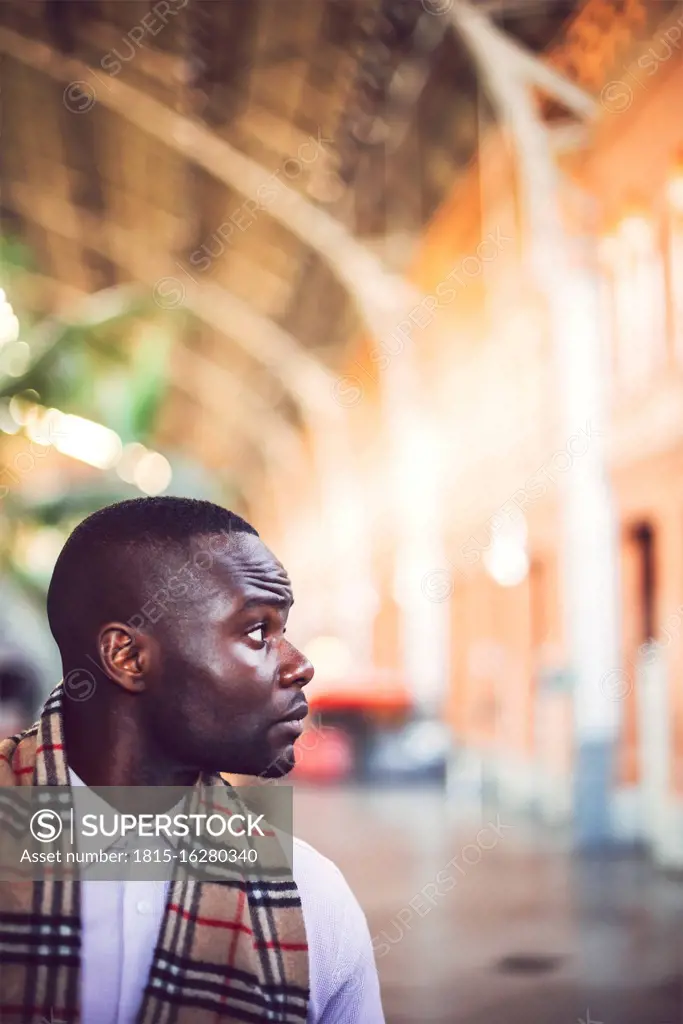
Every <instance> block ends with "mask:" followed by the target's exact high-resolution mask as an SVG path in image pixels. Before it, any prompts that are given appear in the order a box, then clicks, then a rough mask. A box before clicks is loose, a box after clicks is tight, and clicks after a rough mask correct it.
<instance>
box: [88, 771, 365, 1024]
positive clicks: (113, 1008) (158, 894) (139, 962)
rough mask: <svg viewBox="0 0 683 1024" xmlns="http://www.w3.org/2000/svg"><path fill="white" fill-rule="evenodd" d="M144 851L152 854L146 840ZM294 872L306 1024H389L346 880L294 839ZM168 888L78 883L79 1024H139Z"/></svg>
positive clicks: (362, 917)
mask: <svg viewBox="0 0 683 1024" xmlns="http://www.w3.org/2000/svg"><path fill="white" fill-rule="evenodd" d="M69 778H70V781H71V785H72V786H74V787H78V786H84V785H85V783H84V782H83V781H82V780H81V779H80V778H79V777H78V776H77V775H76V773H75V772H74V771H73V769H71V768H69ZM158 841H159V842H160V843H163V840H161V839H160V840H158ZM145 846H146V847H147V848H149V846H150V843H149V841H146V842H145ZM292 873H293V876H294V881H295V882H296V886H297V889H298V890H299V895H300V898H301V907H302V910H303V915H304V923H305V925H306V935H307V940H308V949H309V972H310V989H311V995H310V1003H309V1009H308V1024H384V1014H383V1012H382V1004H381V1000H380V992H379V982H378V979H377V970H376V967H375V961H374V954H373V951H372V942H371V939H370V933H369V931H368V926H367V922H366V920H365V915H364V914H363V911H362V910H361V908H360V906H359V904H358V901H357V900H356V898H355V896H354V895H353V893H352V892H351V889H350V888H349V886H348V884H347V882H346V880H345V879H344V876H343V875H342V873H341V872H340V871H339V869H338V868H337V866H336V865H335V864H333V863H332V861H331V860H328V858H327V857H323V855H322V854H321V853H318V851H317V850H314V849H313V847H312V846H309V845H308V843H304V842H303V841H302V840H301V839H297V838H296V837H295V838H294V861H293V866H292ZM168 885H169V883H168V882H148V881H144V882H142V881H103V880H101V879H88V878H85V879H84V880H83V881H82V882H81V923H82V943H83V945H82V956H81V1022H82V1024H134V1022H135V1018H136V1016H137V1013H138V1010H139V1007H140V1004H141V1002H142V993H143V991H144V988H145V985H146V983H147V977H148V974H149V970H150V967H151V966H152V959H153V956H154V947H155V945H156V939H157V934H158V932H159V928H160V927H161V921H162V917H163V913H164V908H165V906H166V894H167V891H168Z"/></svg>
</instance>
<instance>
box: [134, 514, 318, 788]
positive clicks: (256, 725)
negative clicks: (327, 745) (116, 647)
mask: <svg viewBox="0 0 683 1024" xmlns="http://www.w3.org/2000/svg"><path fill="white" fill-rule="evenodd" d="M214 541H215V543H214ZM193 550H194V551H199V550H203V551H204V552H211V555H210V557H209V556H208V555H207V556H206V558H205V560H204V562H203V563H202V564H206V563H209V564H208V567H207V568H205V569H195V570H194V575H193V579H192V582H190V583H188V585H187V593H186V594H184V596H182V597H180V598H179V599H178V600H177V601H175V602H173V604H172V605H171V606H170V607H169V611H168V613H167V614H166V615H164V616H163V618H162V619H161V621H160V622H159V623H158V625H157V626H156V627H155V634H156V636H157V638H158V647H159V657H158V659H155V660H156V661H157V662H158V663H157V664H155V666H154V668H153V671H152V672H151V673H150V677H149V679H148V680H146V682H147V686H146V692H145V695H144V700H145V713H146V715H147V716H148V726H149V729H150V731H151V733H152V734H153V735H154V736H155V739H156V742H157V744H159V746H160V747H161V749H164V750H168V752H169V755H170V756H172V757H173V758H174V759H178V760H179V761H180V762H181V763H184V764H187V765H188V766H191V767H197V768H199V769H202V770H204V771H211V772H215V771H221V772H230V773H233V774H240V775H264V776H268V777H276V776H280V775H284V774H286V773H287V772H288V771H290V770H291V768H292V767H293V766H294V749H293V748H294V742H295V741H296V739H297V737H298V735H299V734H300V732H301V727H302V720H303V717H304V716H305V714H306V712H307V704H306V700H305V697H304V695H303V693H302V692H301V690H302V687H304V686H305V685H306V683H308V682H310V680H311V678H312V676H313V667H312V665H311V664H310V662H309V661H308V660H307V659H306V658H305V657H304V656H303V655H302V654H301V653H300V651H298V650H297V649H296V648H295V647H293V646H292V644H290V643H289V641H288V640H287V639H286V638H285V636H284V633H285V627H286V623H287V616H288V614H289V610H290V607H291V605H292V600H293V598H292V588H291V584H290V582H289V578H288V577H287V574H286V572H285V570H284V569H283V567H282V566H281V565H280V563H279V562H278V561H277V559H276V558H275V557H274V556H273V555H272V553H271V552H270V551H269V550H268V548H267V547H266V546H265V545H264V544H263V543H262V541H261V540H259V538H258V537H255V536H253V535H252V534H247V533H233V534H230V535H229V536H228V537H227V538H225V537H215V538H204V539H203V540H202V539H199V538H198V539H196V540H195V541H194V542H193ZM197 561H198V562H199V560H197Z"/></svg>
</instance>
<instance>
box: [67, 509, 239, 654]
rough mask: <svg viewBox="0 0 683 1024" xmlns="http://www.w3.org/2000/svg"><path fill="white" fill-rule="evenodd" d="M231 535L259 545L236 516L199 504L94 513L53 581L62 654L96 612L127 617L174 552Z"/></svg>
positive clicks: (78, 529)
mask: <svg viewBox="0 0 683 1024" xmlns="http://www.w3.org/2000/svg"><path fill="white" fill-rule="evenodd" d="M226 533H228V534H231V533H250V534H253V535H254V536H256V537H258V533H257V531H256V530H255V529H254V527H253V526H251V525H250V524H249V523H248V522H247V521H246V520H245V519H242V517H241V516H238V515H237V514H236V513H235V512H230V511H229V510H228V509H226V508H222V507H221V506H220V505H215V504H214V503H213V502H211V501H201V500H198V499H196V498H176V497H171V496H168V495H163V496H160V497H156V498H133V499H131V500H129V501H120V502H117V503H116V504H114V505H107V506H106V507H105V508H101V509H99V510H98V511H97V512H93V514H92V515H90V516H88V517H87V518H86V519H84V520H83V521H82V522H81V523H79V525H78V526H77V527H76V528H75V529H74V531H73V532H72V533H71V535H70V536H69V538H68V539H67V541H66V544H65V545H64V547H63V548H62V550H61V552H60V554H59V557H58V558H57V561H56V563H55V567H54V571H53V573H52V579H51V580H50V586H49V589H48V593H47V616H48V621H49V624H50V630H51V631H52V635H53V636H54V638H55V640H56V642H57V646H58V647H59V648H60V650H61V651H62V653H64V651H65V650H67V649H68V648H69V647H70V646H73V641H74V640H82V633H83V626H84V625H87V624H88V623H89V622H91V621H92V618H93V615H96V613H97V612H98V611H99V612H100V613H101V614H103V615H107V616H109V615H111V616H112V617H115V618H121V617H127V615H128V614H129V613H130V610H131V601H132V602H133V604H135V602H136V601H137V602H139V601H140V596H141V595H140V592H139V590H140V587H141V584H140V580H141V579H144V576H145V574H149V573H150V572H153V571H154V567H155V566H158V565H159V564H160V563H161V561H162V557H163V555H164V554H166V553H167V552H168V551H169V550H171V549H176V550H178V549H186V548H187V547H188V546H189V543H190V541H191V540H192V538H194V537H199V536H209V535H213V534H226ZM136 610H137V608H132V611H133V612H134V611H136Z"/></svg>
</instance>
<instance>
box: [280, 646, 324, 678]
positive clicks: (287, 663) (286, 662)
mask: <svg viewBox="0 0 683 1024" xmlns="http://www.w3.org/2000/svg"><path fill="white" fill-rule="evenodd" d="M314 672H315V669H314V668H313V665H312V664H311V663H310V661H309V660H308V658H307V657H306V655H305V654H302V653H301V651H300V650H298V649H297V648H296V647H295V646H294V645H293V644H290V643H289V641H288V640H283V641H282V651H281V656H280V685H281V686H300V687H304V686H306V685H307V684H308V683H310V681H311V679H312V678H313V674H314Z"/></svg>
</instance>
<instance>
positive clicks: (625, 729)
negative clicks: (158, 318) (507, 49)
mask: <svg viewBox="0 0 683 1024" xmlns="http://www.w3.org/2000/svg"><path fill="white" fill-rule="evenodd" d="M657 6H658V5H646V4H638V3H633V4H626V5H617V4H612V3H589V4H586V5H585V6H584V8H583V9H582V11H581V12H580V13H579V14H578V15H577V16H576V18H575V20H574V21H573V22H572V23H571V25H570V26H569V28H568V30H567V31H566V33H565V34H564V36H563V38H562V39H561V40H560V41H559V42H558V45H557V46H556V48H555V50H554V51H552V52H551V53H550V54H549V63H550V64H551V66H555V67H558V68H560V69H562V70H564V71H567V70H568V69H571V72H572V76H573V78H574V80H575V81H578V82H579V83H580V84H581V85H583V86H584V87H585V88H586V89H587V90H589V91H590V93H591V94H592V95H593V96H595V97H596V99H597V101H598V104H599V110H598V117H597V118H596V119H595V120H594V122H593V123H592V124H591V125H590V127H587V126H580V127H578V128H577V126H576V125H573V124H570V123H569V122H568V119H567V118H565V117H564V116H563V114H562V112H561V111H559V112H556V117H555V119H554V121H553V126H554V130H553V140H554V144H555V146H556V153H555V158H556V159H557V161H558V164H559V166H560V168H561V169H562V172H563V173H562V182H563V187H562V193H561V205H562V216H563V221H564V225H565V228H566V231H567V236H568V240H569V247H568V253H569V264H570V267H571V268H572V269H573V270H574V271H575V272H576V273H577V274H579V273H584V274H585V273H586V270H588V272H589V282H590V284H591V285H592V286H593V288H594V290H595V295H596V298H597V309H598V311H599V317H600V319H599V325H598V330H597V333H598V335H599V338H600V340H601V342H602V344H603V348H604V369H603V373H604V380H603V381H602V384H603V385H604V389H605V400H606V410H607V413H606V422H605V423H604V424H599V423H596V422H591V421H590V420H588V421H585V422H577V423H576V424H575V430H574V431H573V432H572V433H571V434H567V432H566V429H565V428H563V422H562V419H561V417H560V416H559V414H558V404H559V401H558V392H559V391H560V390H561V388H562V386H563V382H562V380H561V379H558V370H557V360H556V354H555V352H554V351H553V345H552V340H551V338H550V331H549V325H548V319H547V317H548V313H547V308H546V305H545V303H544V297H543V295H542V294H539V290H538V288H537V286H536V283H535V282H534V280H533V276H532V274H531V273H530V270H529V259H528V248H529V239H528V237H525V235H524V230H523V224H522V218H521V216H520V208H519V171H518V164H517V154H516V152H515V149H514V145H513V142H512V140H511V138H510V136H509V134H508V133H506V132H503V131H499V130H497V129H490V130H489V131H487V133H486V135H485V138H484V141H483V144H482V146H481V148H480V152H479V157H478V159H477V160H476V161H475V162H474V163H473V164H472V165H471V166H470V168H469V169H468V171H467V172H466V173H465V174H463V175H462V176H461V177H460V179H459V180H458V182H457V183H456V185H455V187H454V188H453V190H452V192H451V194H450V195H449V196H448V197H447V199H446V200H445V201H444V202H443V204H442V205H441V207H440V208H439V210H438V212H437V213H436V215H435V216H434V217H433V219H432V220H431V222H430V224H429V226H428V227H427V229H426V230H425V232H424V235H423V239H422V242H421V245H420V248H419V253H418V255H417V256H416V258H415V259H414V261H413V263H412V264H411V267H410V270H409V275H410V278H411V280H412V281H413V282H414V283H415V284H416V285H417V286H418V288H419V289H420V291H421V293H422V294H423V295H426V296H428V298H427V299H426V300H425V299H423V300H422V302H421V303H420V304H419V305H416V306H415V307H414V308H413V309H412V310H411V311H410V313H409V314H408V316H407V317H406V318H404V319H402V320H401V321H398V322H397V323H396V324H395V327H394V330H393V331H391V332H389V338H384V339H383V341H382V343H381V344H379V345H378V344H377V343H376V341H375V342H373V341H372V339H367V338H365V339H363V338H359V339H358V341H357V344H356V346H355V350H354V351H353V354H352V356H351V358H350V359H349V360H348V362H347V364H346V366H345V371H346V372H345V374H344V375H343V376H341V377H340V378H339V380H338V382H337V384H336V399H337V401H338V402H339V404H340V405H341V406H342V407H344V408H345V411H346V413H347V416H348V421H349V431H350V434H351V436H352V437H353V438H354V441H353V451H354V454H355V463H356V464H355V474H356V481H357V482H356V487H357V488H358V491H359V492H360V494H361V495H362V497H361V498H360V501H361V507H362V508H363V514H362V517H361V518H362V522H363V527H364V529H366V530H368V531H369V536H368V535H367V534H366V536H365V537H364V541H363V548H364V549H365V551H367V550H370V551H371V552H372V556H371V558H368V556H367V555H366V554H364V556H363V557H365V558H367V559H368V560H367V561H366V563H365V567H364V572H365V573H366V576H365V579H364V580H363V578H362V576H359V577H358V579H357V583H358V587H359V588H361V587H362V585H363V584H365V587H366V591H365V592H363V591H362V590H360V589H359V591H358V593H357V594H356V593H355V592H354V591H353V590H351V591H344V590H340V591H338V592H337V596H336V600H337V602H338V605H339V607H340V608H343V607H346V606H347V605H348V603H351V604H353V606H354V609H355V612H356V615H357V618H356V621H355V622H354V623H352V625H351V632H350V635H351V636H352V637H355V638H356V640H357V639H358V637H359V635H361V634H362V633H363V631H364V633H365V634H367V632H368V631H369V632H370V633H371V645H372V647H371V649H372V658H373V663H374V665H375V666H376V667H377V668H379V669H384V670H389V671H391V670H393V671H394V672H396V673H397V674H398V675H401V674H405V673H408V676H409V679H408V682H409V685H410V686H411V687H412V688H413V691H414V693H415V694H416V696H417V698H418V702H419V701H420V700H422V701H423V702H424V703H425V704H426V705H427V706H429V705H433V706H436V705H440V706H441V707H442V708H443V713H444V715H445V717H446V719H447V721H448V723H449V725H450V727H451V728H452V731H453V736H454V741H455V745H456V750H457V752H458V756H457V757H456V763H457V765H462V766H463V767H462V769H460V768H459V767H456V774H457V772H458V771H460V770H465V771H467V772H468V773H472V772H474V774H475V775H478V777H479V779H480V780H482V782H483V784H484V785H486V786H488V788H489V789H491V788H493V790H494V791H495V792H496V794H497V799H498V800H499V801H500V803H501V805H502V806H512V807H516V808H526V809H534V810H536V811H537V812H538V813H540V814H541V815H542V816H543V817H544V818H546V819H547V820H549V821H553V822H567V821H569V820H570V819H571V818H572V815H573V813H574V811H575V791H574V790H575V773H574V769H575V759H576V748H577V736H576V728H575V714H574V696H573V693H572V682H573V679H572V650H571V645H570V643H569V641H568V633H567V622H566V607H565V606H566V598H565V592H564V589H563V574H564V573H565V564H564V560H565V559H569V560H571V558H572V552H571V551H568V552H567V551H564V552H563V551H562V548H561V545H560V544H558V537H559V536H560V534H561V516H562V502H563V500H564V494H565V491H566V481H567V477H568V475H569V474H571V473H572V472H576V467H577V465H580V461H581V459H582V457H585V456H586V455H587V453H588V452H589V451H590V448H591V446H592V445H594V444H596V443H604V445H605V448H606V458H607V465H608V474H609V485H610V489H611V492H612V496H613V501H614V514H615V522H616V529H617V531H618V551H619V560H618V570H617V578H616V579H615V589H616V592H617V594H618V616H619V619H618V623H619V651H618V656H617V658H616V659H615V663H614V665H613V667H612V668H611V669H608V670H607V671H604V670H603V671H599V672H597V673H596V676H595V678H594V680H593V685H594V690H595V694H594V699H595V702H596V703H597V704H599V703H600V702H602V703H604V705H605V706H606V714H607V716H608V717H614V718H616V720H617V729H618V738H617V743H616V750H615V752H614V753H615V757H614V760H613V763H612V766H611V810H612V827H613V832H614V836H615V838H620V839H624V840H627V841H642V842H645V843H646V844H648V845H649V846H650V847H651V849H652V850H653V852H654V854H655V856H656V858H657V859H658V860H660V861H661V862H662V863H667V864H680V863H683V840H681V836H682V835H683V828H681V825H683V818H682V817H681V815H682V813H683V792H682V787H683V773H682V768H681V765H682V759H683V732H682V724H683V718H682V714H683V708H682V701H683V698H682V697H681V689H680V684H679V680H680V674H681V668H682V667H683V662H682V659H683V644H682V643H681V634H682V633H683V565H682V561H683V494H682V493H681V485H680V483H679V472H678V471H679V467H680V464H681V459H682V457H683V448H682V442H683V419H682V413H681V410H683V401H682V399H683V391H682V390H681V389H682V387H683V376H682V373H681V371H682V366H683V363H682V359H683V357H682V355H681V353H682V352H683V349H682V348H681V344H682V342H681V339H682V338H683V298H682V294H683V293H681V284H680V279H681V261H682V259H683V164H682V163H681V154H683V128H682V127H681V123H680V118H679V117H678V113H677V105H678V99H677V97H680V95H681V90H682V88H683V63H682V61H681V57H680V54H681V33H682V31H683V18H682V11H681V9H680V8H679V7H677V6H673V7H671V6H669V7H666V8H665V7H661V8H658V9H657V10H656V11H654V12H653V7H657ZM580 324H581V318H580V317H579V319H578V321H577V329H580ZM397 364H402V369H401V370H397V371H396V372H397V375H400V374H401V373H404V374H405V375H407V376H409V377H410V378H411V379H412V380H413V381H414V382H417V385H418V387H417V390H418V391H419V394H420V399H418V400H416V405H415V406H414V407H413V414H414V417H415V418H414V420H413V422H412V423H411V425H410V427H409V428H408V430H407V437H408V442H407V443H408V445H409V446H411V445H412V446H413V447H414V452H413V453H412V457H411V452H410V451H406V449H405V448H403V449H399V451H398V454H397V462H394V461H393V460H392V457H391V452H392V436H391V435H392V420H391V413H390V412H389V411H388V404H389V403H390V402H391V396H390V395H388V394H387V389H386V386H385V382H384V381H383V379H382V378H383V375H385V374H386V372H387V370H389V369H390V366H391V365H393V366H394V368H395V367H396V366H397ZM578 372H581V371H580V368H579V370H578ZM416 410H417V411H416ZM410 411H411V410H410V409H409V408H408V407H406V408H405V409H404V412H405V415H406V417H409V415H410ZM563 430H564V432H563ZM404 439H405V435H404ZM299 493H300V494H301V495H302V497H301V499H300V503H299V513H298V514H296V515H291V516H289V517H288V519H289V522H288V523H287V524H286V525H285V528H284V531H280V532H281V533H282V544H283V549H284V550H285V552H286V557H287V558H288V559H289V563H290V564H291V565H292V568H293V571H294V573H295V576H300V578H301V584H300V590H301V591H302V592H303V593H304V594H310V595H313V599H314V600H317V595H319V590H320V581H321V580H327V579H332V578H333V577H334V575H335V574H334V571H330V570H328V569H327V568H326V565H325V559H326V558H329V556H330V551H329V548H327V546H326V542H325V539H324V538H322V537H320V543H319V545H318V544H316V542H315V540H314V538H315V536H316V527H315V525H314V524H315V523H316V522H317V516H318V512H317V501H318V497H317V495H316V494H315V493H314V492H313V491H311V490H309V492H308V495H306V492H305V487H304V488H303V489H302V490H301V491H299ZM344 498H346V500H347V501H349V500H350V497H349V493H348V492H345V493H344V494H342V495H341V497H340V500H341V501H342V502H343V501H344ZM358 500H359V498H358V496H356V497H354V498H353V500H352V501H351V505H352V507H353V509H354V510H355V511H356V514H357V509H358ZM425 503H427V504H430V505H431V506H432V507H431V511H430V514H429V515H428V516H427V515H424V514H423V513H422V512H421V510H420V509H421V506H423V505H424V504H425ZM336 514H338V515H340V516H343V514H344V513H343V509H340V508H339V507H338V506H336ZM411 520H413V521H414V523H413V528H414V532H413V533H412V534H411V533H410V529H411ZM269 527H270V531H271V532H272V535H274V536H275V535H277V534H278V524H277V523H276V522H273V521H271V523H270V524H269ZM318 536H319V532H318ZM406 537H409V538H410V539H409V540H408V541H406ZM406 543H408V544H410V545H412V554H414V555H415V558H414V560H413V565H412V566H411V565H410V564H407V563H409V562H410V561H411V559H410V558H409V557H408V558H406V551H405V548H404V545H405V544H406ZM416 548H417V549H419V551H416ZM357 554H358V552H357ZM598 555H599V553H598ZM430 559H431V561H430ZM411 569H414V570H415V573H414V574H413V575H412V576H411ZM357 571H359V572H360V569H359V568H358V566H357ZM328 574H329V575H328ZM332 589H333V588H332V587H331V588H330V594H329V595H328V596H329V597H330V600H333V599H332V594H331V591H332ZM406 592H407V593H406ZM603 596H604V599H605V600H606V601H608V600H610V595H609V594H605V595H603ZM416 597H417V599H418V600H419V602H421V603H422V605H423V607H422V609H419V610H417V611H416V610H415V604H416ZM304 599H305V598H304ZM318 613H319V629H320V631H322V632H326V631H331V630H333V629H334V626H333V622H334V620H335V614H337V613H336V612H334V611H333V610H331V609H330V610H328V612H327V614H326V612H325V610H324V609H323V607H322V605H318ZM346 614H347V615H348V607H347V611H346ZM416 620H417V622H416ZM309 621H311V622H313V621H314V620H309ZM418 622H419V625H418ZM411 637H412V638H413V641H412V642H414V643H415V644H416V645H417V650H413V651H412V652H411V651H410V650H409V649H408V648H409V645H410V643H411ZM364 642H367V637H366V639H365V640H364ZM350 646H351V648H354V646H355V650H356V652H358V651H359V650H360V648H359V647H358V645H357V644H355V645H354V641H353V639H352V640H351V641H350ZM364 649H367V648H364ZM444 653H445V657H442V655H443V654H444Z"/></svg>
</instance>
